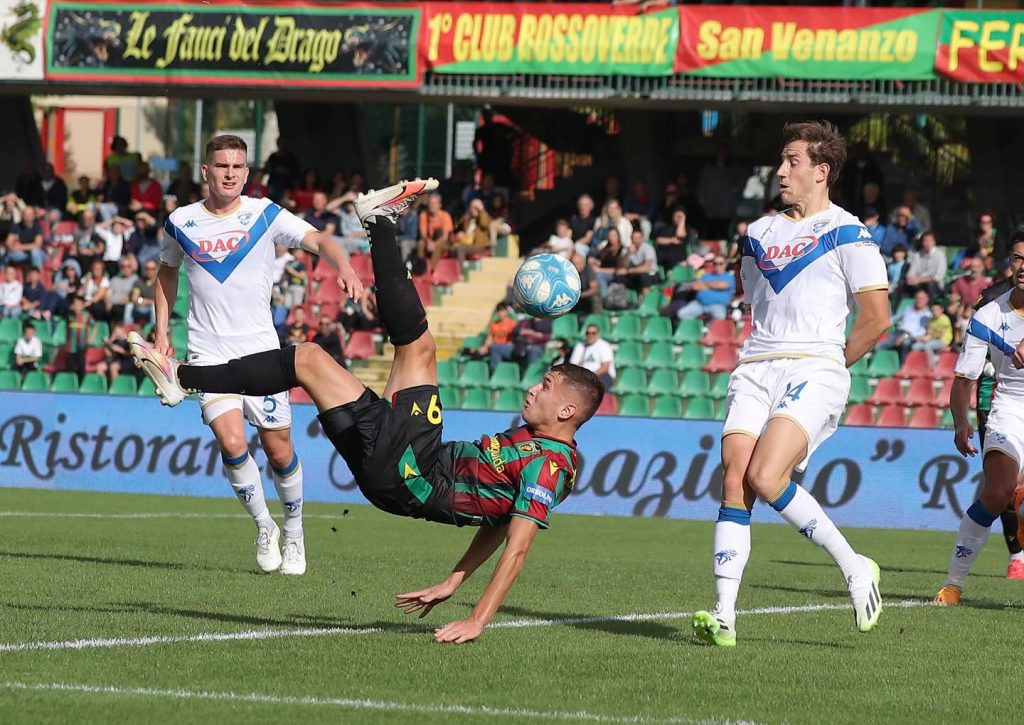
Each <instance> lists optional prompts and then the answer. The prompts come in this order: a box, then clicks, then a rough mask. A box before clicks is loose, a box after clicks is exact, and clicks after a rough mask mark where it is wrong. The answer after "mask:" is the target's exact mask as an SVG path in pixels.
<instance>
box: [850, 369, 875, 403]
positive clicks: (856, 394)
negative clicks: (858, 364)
mask: <svg viewBox="0 0 1024 725" xmlns="http://www.w3.org/2000/svg"><path fill="white" fill-rule="evenodd" d="M870 397H871V381H870V380H869V379H868V378H866V377H862V376H860V375H857V376H854V377H852V378H850V402H851V403H864V402H866V401H867V399H868V398H870Z"/></svg>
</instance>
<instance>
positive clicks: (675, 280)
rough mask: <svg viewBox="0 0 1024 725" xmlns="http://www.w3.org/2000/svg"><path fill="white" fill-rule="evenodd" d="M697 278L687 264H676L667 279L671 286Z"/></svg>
mask: <svg viewBox="0 0 1024 725" xmlns="http://www.w3.org/2000/svg"><path fill="white" fill-rule="evenodd" d="M696 278H697V273H696V272H694V271H693V267H691V266H690V265H688V264H677V265H676V266H675V267H673V268H672V269H671V270H670V271H669V273H668V279H669V281H670V282H672V284H679V283H680V282H692V281H693V280H695V279H696Z"/></svg>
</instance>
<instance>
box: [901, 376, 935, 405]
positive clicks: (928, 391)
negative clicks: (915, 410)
mask: <svg viewBox="0 0 1024 725" xmlns="http://www.w3.org/2000/svg"><path fill="white" fill-rule="evenodd" d="M933 385H934V383H932V379H931V378H917V379H915V380H913V381H912V382H911V383H910V390H908V391H907V394H906V395H904V396H903V400H902V403H903V404H904V405H913V406H920V405H931V406H936V407H937V406H938V405H939V401H938V399H937V398H936V397H935V388H934V387H933Z"/></svg>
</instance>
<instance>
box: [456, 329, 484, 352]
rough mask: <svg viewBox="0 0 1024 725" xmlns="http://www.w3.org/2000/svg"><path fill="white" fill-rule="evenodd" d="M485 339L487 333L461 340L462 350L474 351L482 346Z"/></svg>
mask: <svg viewBox="0 0 1024 725" xmlns="http://www.w3.org/2000/svg"><path fill="white" fill-rule="evenodd" d="M486 339H487V333H486V332H483V333H480V334H479V335H470V336H469V337H467V338H464V339H463V340H462V349H463V350H476V349H477V348H478V347H480V346H481V345H483V344H484V340H486Z"/></svg>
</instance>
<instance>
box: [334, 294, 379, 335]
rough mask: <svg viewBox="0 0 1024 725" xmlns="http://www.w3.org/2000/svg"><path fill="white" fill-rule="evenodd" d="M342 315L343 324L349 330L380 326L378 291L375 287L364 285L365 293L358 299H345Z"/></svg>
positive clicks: (369, 328) (371, 328)
mask: <svg viewBox="0 0 1024 725" xmlns="http://www.w3.org/2000/svg"><path fill="white" fill-rule="evenodd" d="M340 317H341V326H342V327H343V328H344V329H345V330H346V331H347V332H354V331H356V330H367V331H370V330H376V329H377V328H378V327H380V319H379V318H378V316H377V293H376V291H374V289H373V287H372V286H367V287H364V288H363V294H362V296H360V298H359V299H358V300H351V299H348V300H345V306H344V307H342V308H341V313H340Z"/></svg>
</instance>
